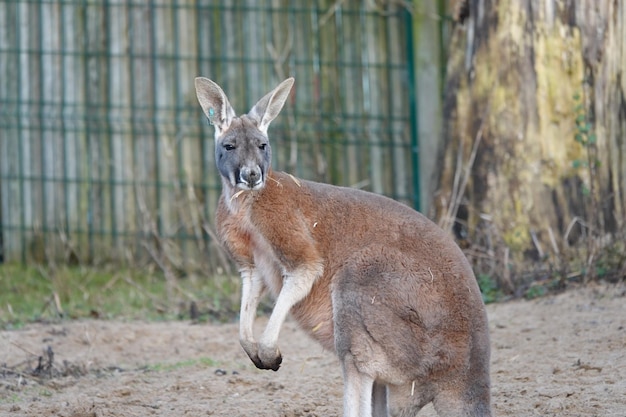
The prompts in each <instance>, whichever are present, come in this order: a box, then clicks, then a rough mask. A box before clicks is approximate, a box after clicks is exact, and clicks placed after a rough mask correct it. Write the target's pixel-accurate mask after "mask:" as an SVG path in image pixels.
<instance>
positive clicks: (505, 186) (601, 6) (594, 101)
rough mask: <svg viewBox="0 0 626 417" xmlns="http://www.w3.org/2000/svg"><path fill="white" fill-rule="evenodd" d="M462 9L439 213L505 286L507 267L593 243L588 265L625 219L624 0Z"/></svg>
mask: <svg viewBox="0 0 626 417" xmlns="http://www.w3.org/2000/svg"><path fill="white" fill-rule="evenodd" d="M469 13H470V15H469V18H468V20H467V21H466V23H465V24H464V25H463V26H459V27H457V28H456V29H455V30H454V32H453V34H452V39H451V46H450V56H449V62H448V73H447V84H446V85H447V91H446V94H445V97H444V120H445V125H444V146H442V151H441V157H442V159H441V162H440V166H441V167H442V171H441V176H440V181H439V191H438V193H437V195H436V197H435V199H434V200H435V201H434V204H435V210H436V213H437V215H438V218H440V219H441V223H442V225H444V226H446V227H450V228H453V229H454V231H455V232H456V233H457V235H459V236H460V237H462V238H464V239H466V241H467V242H472V245H476V246H478V247H480V248H481V249H480V250H481V251H482V252H481V253H482V255H481V256H484V257H487V258H489V259H490V262H491V263H492V265H491V267H492V270H491V271H489V272H490V273H496V274H497V275H499V276H500V277H501V278H504V279H505V282H507V283H508V284H510V285H512V286H515V283H513V284H512V283H511V282H510V281H508V280H507V273H509V272H510V271H511V270H513V271H528V270H529V268H530V267H531V266H532V267H534V266H536V265H541V264H542V263H541V262H537V261H538V260H548V261H549V262H550V263H552V265H555V262H554V260H563V259H564V257H565V256H566V255H565V254H566V253H567V252H568V251H570V250H571V248H573V247H575V246H577V245H583V247H584V246H585V245H586V244H587V243H588V242H589V241H591V240H593V242H595V243H594V244H596V246H595V249H594V250H589V251H588V252H585V257H586V258H587V259H581V264H580V266H579V267H580V268H581V270H583V269H585V263H587V264H591V263H592V262H593V259H590V258H593V256H594V254H596V253H598V252H597V247H598V245H599V244H600V243H603V244H606V243H610V242H611V239H613V240H615V235H616V232H617V231H619V230H621V231H622V232H623V230H624V227H626V225H625V218H626V3H624V2H623V1H613V0H578V1H574V0H500V1H498V0H475V1H470V2H469ZM586 238H589V239H586ZM477 259H478V258H477ZM494 263H497V264H498V265H499V268H494V267H493V264H494ZM544 265H545V264H544ZM511 266H512V267H513V268H511ZM587 266H588V265H587ZM514 278H515V276H514Z"/></svg>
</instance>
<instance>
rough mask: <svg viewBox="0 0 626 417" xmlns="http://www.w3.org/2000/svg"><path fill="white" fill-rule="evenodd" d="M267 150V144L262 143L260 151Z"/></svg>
mask: <svg viewBox="0 0 626 417" xmlns="http://www.w3.org/2000/svg"><path fill="white" fill-rule="evenodd" d="M266 148H267V143H262V144H260V145H259V149H260V150H262V151H264V150H265V149H266Z"/></svg>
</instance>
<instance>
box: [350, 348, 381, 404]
mask: <svg viewBox="0 0 626 417" xmlns="http://www.w3.org/2000/svg"><path fill="white" fill-rule="evenodd" d="M341 362H342V363H341V366H342V370H343V383H344V388H343V416H344V417H372V398H373V395H374V392H373V389H374V378H372V377H370V376H368V375H365V374H363V373H361V372H360V371H359V370H358V369H357V367H356V366H355V364H354V360H353V358H352V355H350V354H347V355H345V356H344V357H343V358H342V361H341ZM377 417H378V416H377ZM384 417H386V416H384Z"/></svg>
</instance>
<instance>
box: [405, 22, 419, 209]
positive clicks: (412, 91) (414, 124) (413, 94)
mask: <svg viewBox="0 0 626 417" xmlns="http://www.w3.org/2000/svg"><path fill="white" fill-rule="evenodd" d="M406 27H407V28H408V30H407V32H408V36H407V40H408V42H407V51H406V55H407V64H408V69H409V71H408V72H409V73H408V81H409V85H408V88H407V90H408V91H407V93H408V95H409V109H410V113H409V117H410V119H411V123H410V129H411V162H412V164H411V165H412V166H413V207H414V208H415V209H416V210H422V206H421V203H422V201H421V194H420V193H421V189H420V165H419V159H420V147H419V137H418V132H419V123H418V121H419V119H418V111H419V110H418V108H419V103H418V102H417V97H418V95H417V91H416V88H417V87H416V86H417V84H416V80H415V76H416V69H415V55H414V52H413V51H414V43H413V37H414V33H413V30H414V29H413V17H412V16H411V15H410V14H409V13H407V14H406Z"/></svg>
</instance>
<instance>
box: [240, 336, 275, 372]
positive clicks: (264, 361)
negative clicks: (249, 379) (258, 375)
mask: <svg viewBox="0 0 626 417" xmlns="http://www.w3.org/2000/svg"><path fill="white" fill-rule="evenodd" d="M241 346H242V347H243V350H245V351H246V353H247V354H248V357H249V358H250V360H251V361H252V363H254V366H256V367H257V368H259V369H271V370H272V371H278V368H280V364H281V363H282V361H283V357H282V356H281V354H280V351H279V350H278V348H276V347H274V348H272V347H261V348H259V346H258V345H257V344H256V342H248V341H241Z"/></svg>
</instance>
